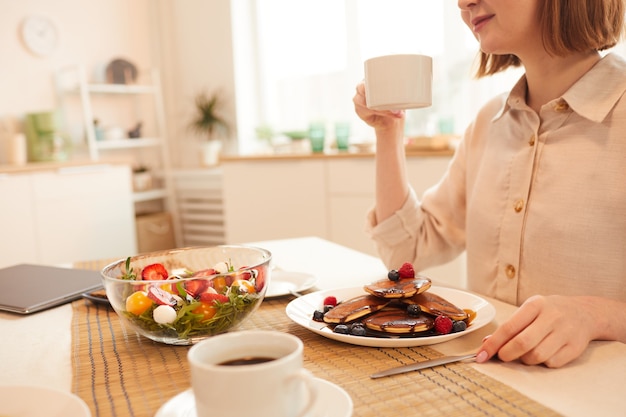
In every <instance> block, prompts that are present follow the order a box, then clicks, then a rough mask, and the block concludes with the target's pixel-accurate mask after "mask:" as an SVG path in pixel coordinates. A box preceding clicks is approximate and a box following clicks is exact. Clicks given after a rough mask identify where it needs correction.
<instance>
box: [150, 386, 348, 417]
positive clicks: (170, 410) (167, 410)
mask: <svg viewBox="0 0 626 417" xmlns="http://www.w3.org/2000/svg"><path fill="white" fill-rule="evenodd" d="M315 383H316V384H317V389H318V395H319V399H318V401H317V402H316V404H315V407H314V408H313V412H312V413H310V414H309V415H310V416H311V417H350V416H352V409H353V403H352V398H350V396H349V395H348V393H347V392H345V391H344V390H343V388H341V387H339V386H337V385H335V384H333V383H331V382H328V381H326V380H324V379H321V378H315ZM155 417H197V416H196V401H195V398H194V396H193V391H192V390H191V388H189V389H188V390H187V391H183V392H181V393H180V394H178V395H177V396H175V397H173V398H172V399H170V400H169V401H168V402H166V403H165V404H163V406H162V407H161V408H159V411H157V413H156V414H155Z"/></svg>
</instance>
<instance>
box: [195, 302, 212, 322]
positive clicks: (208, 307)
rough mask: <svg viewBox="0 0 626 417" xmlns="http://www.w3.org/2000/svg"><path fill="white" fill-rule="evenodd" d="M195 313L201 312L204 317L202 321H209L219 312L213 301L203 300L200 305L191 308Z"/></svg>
mask: <svg viewBox="0 0 626 417" xmlns="http://www.w3.org/2000/svg"><path fill="white" fill-rule="evenodd" d="M191 312H192V313H193V314H201V315H202V316H203V317H202V318H201V319H200V321H207V320H210V319H212V318H213V316H215V313H217V308H216V307H215V306H214V305H213V301H211V302H209V303H205V302H201V303H200V305H199V306H198V307H196V308H194V309H193V310H191Z"/></svg>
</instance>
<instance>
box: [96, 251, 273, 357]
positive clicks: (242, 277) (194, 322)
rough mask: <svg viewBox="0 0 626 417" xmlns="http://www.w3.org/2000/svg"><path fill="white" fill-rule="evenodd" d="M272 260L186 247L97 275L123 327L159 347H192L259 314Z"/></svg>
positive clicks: (146, 256) (265, 255)
mask: <svg viewBox="0 0 626 417" xmlns="http://www.w3.org/2000/svg"><path fill="white" fill-rule="evenodd" d="M271 259H272V255H271V253H270V252H269V251H267V250H265V249H261V248H257V247H252V246H243V245H221V246H212V247H189V248H181V249H172V250H165V251H159V252H151V253H146V254H140V255H136V256H131V257H128V258H126V259H120V260H118V261H116V262H113V263H111V264H109V265H107V266H106V267H104V268H103V269H102V272H101V274H102V280H103V283H104V288H105V291H106V294H107V298H108V299H109V302H110V303H111V306H112V307H113V309H114V310H115V312H116V313H117V314H118V316H119V317H120V319H121V320H122V321H123V322H124V323H125V324H127V325H129V326H130V327H131V328H132V329H134V330H135V331H136V332H137V333H139V334H140V335H142V336H145V337H147V338H149V339H151V340H154V341H157V342H161V343H166V344H171V345H191V344H194V343H196V342H198V341H200V340H202V339H204V338H207V337H210V336H213V335H216V334H219V333H224V332H227V331H229V330H232V329H235V328H236V327H238V326H239V325H241V323H243V322H244V321H245V320H246V319H247V318H249V317H250V315H251V314H253V313H254V311H255V310H256V309H257V308H259V306H260V305H261V302H262V301H263V297H264V296H265V292H266V290H267V287H268V285H269V280H270V262H271Z"/></svg>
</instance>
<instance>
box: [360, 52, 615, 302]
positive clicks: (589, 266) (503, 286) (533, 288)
mask: <svg viewBox="0 0 626 417" xmlns="http://www.w3.org/2000/svg"><path fill="white" fill-rule="evenodd" d="M625 91H626V61H624V60H623V59H622V58H620V57H619V56H617V55H613V54H609V55H607V56H605V57H604V58H603V59H602V60H601V61H600V62H598V63H597V64H596V65H595V66H594V67H593V68H592V69H591V70H590V71H589V72H588V73H587V74H585V75H584V76H583V77H582V78H581V79H580V80H579V81H578V82H577V83H576V84H575V85H573V86H572V87H571V88H570V89H569V90H568V91H567V92H566V93H565V94H563V96H562V97H560V98H558V99H556V100H554V101H552V102H550V103H547V104H545V105H544V106H543V107H542V108H541V111H540V113H539V114H537V113H535V112H534V111H532V110H531V109H530V108H529V107H528V106H527V105H526V103H525V100H524V97H525V92H526V80H525V77H522V78H521V79H520V81H519V82H518V83H517V84H516V86H515V87H514V88H513V90H512V91H511V92H510V94H509V95H508V97H507V96H506V95H503V96H500V97H497V98H495V99H493V100H492V101H490V102H489V103H488V104H486V105H485V106H484V107H483V108H482V109H481V110H480V112H479V113H478V115H477V117H476V120H475V121H474V122H473V123H472V124H471V125H470V126H469V127H468V129H467V131H466V132H465V135H464V138H463V140H462V142H461V144H460V146H459V148H458V150H457V152H456V153H455V155H454V157H453V158H452V161H451V163H450V166H449V167H448V170H447V172H446V174H445V175H444V177H443V178H442V179H441V181H440V182H439V183H438V184H436V185H434V186H433V187H431V188H430V189H429V190H427V191H426V192H425V193H424V195H423V197H422V199H421V201H420V200H418V199H417V197H416V195H415V193H414V192H413V191H412V190H411V191H410V193H409V196H408V198H407V200H406V202H405V204H404V206H403V207H402V208H401V209H400V210H399V211H398V212H397V213H396V214H395V215H394V216H392V217H390V218H389V219H386V220H385V221H383V222H381V223H380V224H377V222H376V218H375V215H374V212H373V211H371V212H370V213H369V214H368V225H367V229H368V231H369V233H370V235H371V236H372V238H373V239H374V241H375V242H376V244H377V247H378V249H379V253H380V256H381V258H382V259H383V261H384V262H385V264H386V265H387V266H388V267H389V268H394V267H395V268H397V267H398V266H399V265H401V264H402V262H406V261H411V262H413V263H414V265H415V267H416V269H417V270H419V269H424V268H426V267H429V266H433V265H436V264H439V263H442V262H445V261H448V260H451V259H453V258H454V257H456V256H458V255H459V254H460V253H461V252H463V250H466V251H467V263H468V265H467V272H468V277H467V280H468V287H469V289H470V290H473V291H477V292H480V293H483V294H486V295H488V296H492V297H495V298H498V299H500V300H503V301H505V302H509V303H512V304H521V303H522V302H523V301H524V300H525V299H527V298H528V297H530V296H531V295H533V294H544V295H547V294H564V295H578V294H590V295H599V296H604V297H611V298H615V299H618V300H622V301H626V99H624V98H623V95H624V92H625ZM433 278H435V279H436V277H433Z"/></svg>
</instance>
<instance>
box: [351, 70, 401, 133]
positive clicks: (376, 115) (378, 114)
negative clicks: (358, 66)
mask: <svg viewBox="0 0 626 417" xmlns="http://www.w3.org/2000/svg"><path fill="white" fill-rule="evenodd" d="M352 101H353V102H354V110H355V111H356V114H357V115H358V116H359V117H360V118H361V120H363V121H364V122H365V123H367V124H368V125H370V126H371V127H373V128H374V129H375V130H376V131H384V130H389V129H393V128H396V127H397V126H398V121H402V120H403V119H404V112H403V111H401V110H400V111H377V110H372V109H370V108H368V107H367V104H366V102H365V83H364V82H363V81H361V82H360V83H359V84H357V86H356V94H355V95H354V98H353V99H352Z"/></svg>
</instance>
